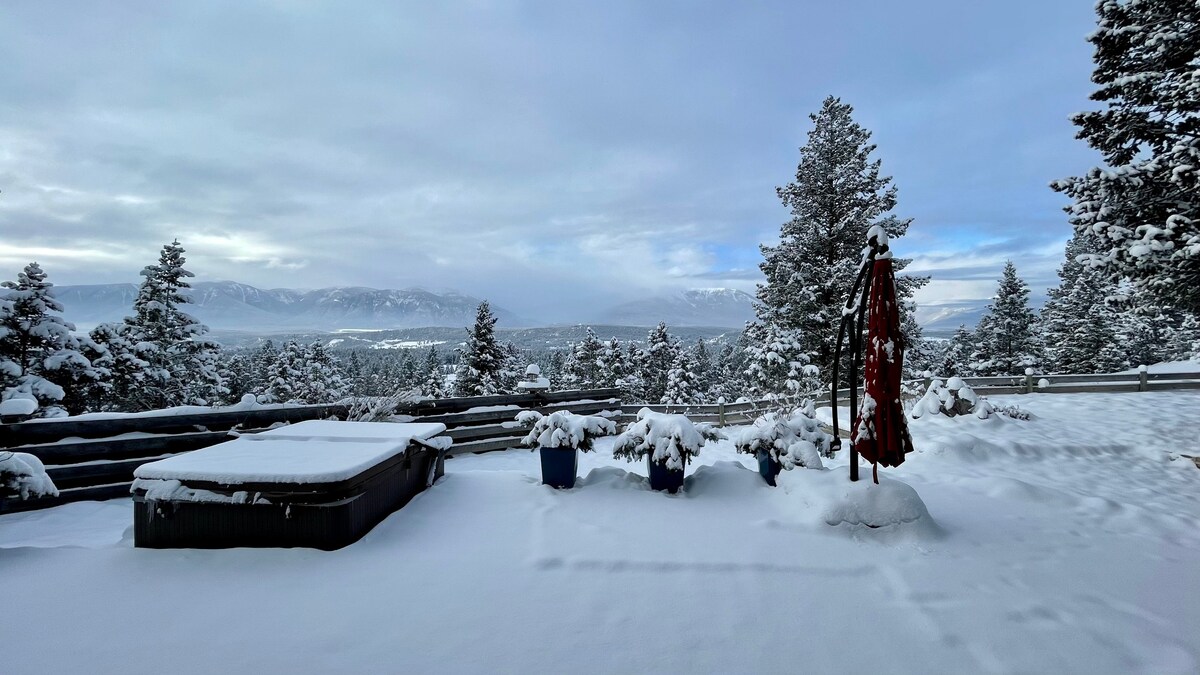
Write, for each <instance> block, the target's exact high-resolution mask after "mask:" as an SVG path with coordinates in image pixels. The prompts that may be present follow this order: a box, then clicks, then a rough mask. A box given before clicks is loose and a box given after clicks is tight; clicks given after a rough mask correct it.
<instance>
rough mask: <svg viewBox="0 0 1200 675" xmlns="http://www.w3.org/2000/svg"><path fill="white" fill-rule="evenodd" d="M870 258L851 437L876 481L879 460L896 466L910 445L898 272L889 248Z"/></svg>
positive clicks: (909, 448)
mask: <svg viewBox="0 0 1200 675" xmlns="http://www.w3.org/2000/svg"><path fill="white" fill-rule="evenodd" d="M884 242H886V239H885V240H884ZM884 245H885V246H886V243H885V244H884ZM884 250H885V251H886V248H885V249H884ZM872 264H873V265H874V269H873V270H872V271H871V276H870V280H871V282H870V287H869V288H867V289H866V293H867V340H866V344H865V345H864V350H863V351H864V352H865V360H864V363H863V378H864V380H865V385H864V387H863V389H864V394H863V400H862V403H861V404H860V405H859V407H858V419H857V421H856V422H855V424H854V433H853V434H852V435H851V437H850V443H851V444H852V445H853V446H854V449H855V450H857V451H858V452H859V454H861V455H862V456H863V457H865V458H866V459H867V461H869V462H871V464H872V466H873V467H874V471H873V472H872V475H873V477H874V480H875V482H876V483H878V482H879V465H880V464H882V465H884V466H898V465H899V464H900V463H902V462H903V461H904V455H905V454H907V453H909V452H912V450H913V445H912V437H911V436H910V435H909V433H908V425H907V423H906V420H905V417H904V408H903V406H902V405H901V403H900V379H901V370H902V369H903V367H904V338H903V336H902V335H901V334H900V309H899V307H898V306H897V303H896V276H895V274H894V272H893V270H892V260H891V253H890V252H886V253H883V254H882V255H881V256H880V257H879V259H876V260H875V261H874V262H873V263H872Z"/></svg>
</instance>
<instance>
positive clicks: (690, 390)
mask: <svg viewBox="0 0 1200 675" xmlns="http://www.w3.org/2000/svg"><path fill="white" fill-rule="evenodd" d="M694 356H695V353H694V352H692V351H690V350H685V349H680V350H679V351H678V353H677V354H676V356H675V362H674V363H673V364H671V368H670V370H668V371H667V386H666V388H665V389H664V390H663V395H662V398H661V399H660V400H659V403H666V404H668V405H687V404H689V403H697V402H698V400H699V397H700V391H699V387H698V384H699V382H698V381H699V375H698V374H697V373H696V365H697V364H696V362H695V360H694Z"/></svg>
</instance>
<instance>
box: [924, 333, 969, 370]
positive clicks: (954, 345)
mask: <svg viewBox="0 0 1200 675" xmlns="http://www.w3.org/2000/svg"><path fill="white" fill-rule="evenodd" d="M974 353H975V333H974V332H973V331H972V330H971V329H970V328H967V326H966V325H965V324H959V325H958V329H956V330H955V331H954V335H953V336H952V337H951V338H950V345H949V347H947V349H946V352H945V354H943V355H942V360H941V362H940V363H939V365H938V367H937V368H934V369H933V370H934V374H935V375H937V376H938V377H952V376H954V375H958V376H960V377H961V376H965V375H970V374H972V372H973V369H972V368H971V363H972V361H973V358H972V355H973V354H974Z"/></svg>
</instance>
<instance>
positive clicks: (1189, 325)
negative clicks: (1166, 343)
mask: <svg viewBox="0 0 1200 675" xmlns="http://www.w3.org/2000/svg"><path fill="white" fill-rule="evenodd" d="M1170 359H1171V360H1172V361H1189V360H1190V361H1200V319H1198V318H1196V317H1195V316H1187V317H1184V319H1183V322H1182V323H1181V324H1180V325H1179V327H1178V328H1176V329H1175V334H1174V335H1173V336H1171V344H1170Z"/></svg>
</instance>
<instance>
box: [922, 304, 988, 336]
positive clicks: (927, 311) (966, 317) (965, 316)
mask: <svg viewBox="0 0 1200 675" xmlns="http://www.w3.org/2000/svg"><path fill="white" fill-rule="evenodd" d="M988 302H990V301H989V300H956V301H947V302H940V303H937V304H918V305H917V322H918V323H920V324H921V328H923V329H924V330H925V334H926V335H929V336H933V337H938V336H941V337H945V336H949V335H950V334H952V333H954V330H955V329H956V328H958V326H959V324H966V326H967V328H974V327H975V324H977V323H979V319H980V317H982V316H983V315H984V313H986V312H987V305H988Z"/></svg>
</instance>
